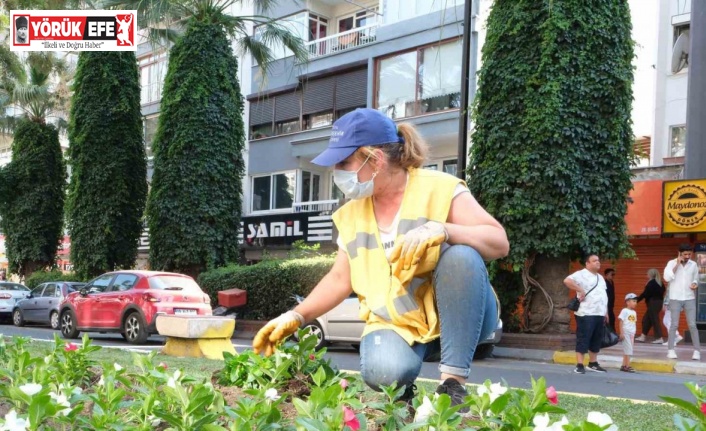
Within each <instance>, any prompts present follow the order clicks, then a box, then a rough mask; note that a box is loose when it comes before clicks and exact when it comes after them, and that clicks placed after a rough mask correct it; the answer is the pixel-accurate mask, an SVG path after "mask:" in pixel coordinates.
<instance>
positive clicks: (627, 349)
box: [618, 293, 638, 373]
mask: <svg viewBox="0 0 706 431" xmlns="http://www.w3.org/2000/svg"><path fill="white" fill-rule="evenodd" d="M637 299H638V296H637V295H635V294H634V293H628V294H627V295H625V308H623V311H621V312H620V315H619V316H618V320H620V341H622V342H623V365H622V366H621V367H620V371H625V372H626V373H634V372H635V369H634V368H633V367H631V366H630V360H631V359H632V354H633V352H632V351H633V345H634V344H635V332H637V312H636V311H635V307H636V306H637Z"/></svg>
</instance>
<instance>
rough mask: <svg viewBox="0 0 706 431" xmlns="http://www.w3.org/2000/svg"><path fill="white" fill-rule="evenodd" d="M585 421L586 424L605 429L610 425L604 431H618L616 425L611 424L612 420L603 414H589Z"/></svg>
mask: <svg viewBox="0 0 706 431" xmlns="http://www.w3.org/2000/svg"><path fill="white" fill-rule="evenodd" d="M586 420H587V421H588V422H591V423H593V424H596V425H598V426H599V427H606V426H608V425H610V427H609V428H606V431H618V427H617V425H615V424H613V419H611V418H610V416H608V415H607V414H605V413H601V412H589V413H588V418H587V419H586Z"/></svg>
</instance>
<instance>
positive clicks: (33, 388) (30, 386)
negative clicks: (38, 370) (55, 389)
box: [20, 383, 42, 397]
mask: <svg viewBox="0 0 706 431" xmlns="http://www.w3.org/2000/svg"><path fill="white" fill-rule="evenodd" d="M20 390H21V391H22V392H24V393H25V394H27V395H29V396H30V397H31V396H32V395H34V394H36V393H38V392H39V391H41V390H42V385H40V384H39V383H27V384H25V385H22V386H20Z"/></svg>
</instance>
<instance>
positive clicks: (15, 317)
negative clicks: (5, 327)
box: [12, 308, 25, 326]
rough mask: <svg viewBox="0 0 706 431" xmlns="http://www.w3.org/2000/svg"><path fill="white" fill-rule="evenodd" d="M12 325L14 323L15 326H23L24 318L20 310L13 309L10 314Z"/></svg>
mask: <svg viewBox="0 0 706 431" xmlns="http://www.w3.org/2000/svg"><path fill="white" fill-rule="evenodd" d="M12 323H14V324H15V326H25V318H24V316H23V315H22V310H20V309H19V308H15V311H13V312H12Z"/></svg>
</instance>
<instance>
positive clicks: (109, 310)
mask: <svg viewBox="0 0 706 431" xmlns="http://www.w3.org/2000/svg"><path fill="white" fill-rule="evenodd" d="M211 313H212V310H211V299H210V298H209V296H208V295H206V294H205V293H203V291H202V290H201V288H200V287H199V285H198V284H196V282H195V281H194V279H193V278H191V277H189V276H186V275H183V274H175V273H171V272H158V271H116V272H110V273H107V274H103V275H101V276H100V277H97V278H94V279H93V280H91V281H89V282H88V283H87V284H86V285H85V286H84V287H83V288H81V289H80V290H79V291H78V292H73V293H71V294H69V295H68V296H67V297H66V299H64V301H63V302H62V303H61V305H60V306H59V330H60V331H61V335H62V336H63V337H64V338H78V336H79V333H80V332H81V331H83V332H119V333H120V334H122V336H123V338H125V339H126V340H127V341H128V342H129V343H132V344H141V343H144V342H145V341H146V340H147V337H149V336H150V334H156V333H157V329H156V323H157V316H158V315H160V314H176V315H187V316H190V315H191V316H197V315H198V316H210V315H211Z"/></svg>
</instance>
